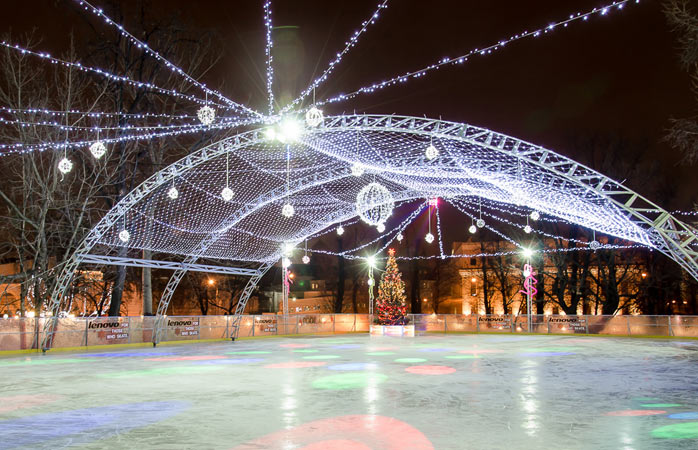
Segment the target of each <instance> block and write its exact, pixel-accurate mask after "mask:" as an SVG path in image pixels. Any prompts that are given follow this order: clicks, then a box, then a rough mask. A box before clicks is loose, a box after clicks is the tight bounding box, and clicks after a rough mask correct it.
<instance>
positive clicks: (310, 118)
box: [305, 106, 325, 128]
mask: <svg viewBox="0 0 698 450" xmlns="http://www.w3.org/2000/svg"><path fill="white" fill-rule="evenodd" d="M324 118H325V116H324V115H323V114H322V111H321V110H319V109H318V108H316V107H315V106H313V107H312V108H310V109H309V110H308V112H306V113H305V123H306V124H308V126H309V127H313V128H315V127H317V126H318V125H320V124H321V123H322V121H323V119H324Z"/></svg>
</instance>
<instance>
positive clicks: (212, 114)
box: [196, 105, 216, 126]
mask: <svg viewBox="0 0 698 450" xmlns="http://www.w3.org/2000/svg"><path fill="white" fill-rule="evenodd" d="M196 115H197V117H198V118H199V121H200V122H201V123H203V124H204V125H207V126H208V125H211V124H212V123H213V121H214V120H215V118H216V110H215V109H213V108H211V107H210V106H208V105H206V106H202V107H201V108H199V110H198V111H197V112H196Z"/></svg>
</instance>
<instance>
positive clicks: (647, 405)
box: [640, 403, 681, 408]
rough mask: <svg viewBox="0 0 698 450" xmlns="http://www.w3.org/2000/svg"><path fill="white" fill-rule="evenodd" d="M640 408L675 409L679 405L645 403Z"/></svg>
mask: <svg viewBox="0 0 698 450" xmlns="http://www.w3.org/2000/svg"><path fill="white" fill-rule="evenodd" d="M640 406H642V407H643V408H676V407H678V406H681V405H680V404H678V403H645V404H643V405H640Z"/></svg>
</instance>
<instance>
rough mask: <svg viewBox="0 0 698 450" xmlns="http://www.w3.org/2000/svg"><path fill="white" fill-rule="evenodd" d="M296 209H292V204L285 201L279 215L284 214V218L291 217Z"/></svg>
mask: <svg viewBox="0 0 698 450" xmlns="http://www.w3.org/2000/svg"><path fill="white" fill-rule="evenodd" d="M295 212H296V211H295V210H294V209H293V205H291V204H290V203H286V204H285V205H284V206H283V208H281V215H282V216H284V217H285V218H287V219H289V218H291V217H293V214H294V213H295Z"/></svg>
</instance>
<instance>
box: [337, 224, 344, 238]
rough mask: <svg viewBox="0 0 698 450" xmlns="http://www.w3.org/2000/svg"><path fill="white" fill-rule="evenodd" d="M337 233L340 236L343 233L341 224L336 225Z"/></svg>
mask: <svg viewBox="0 0 698 450" xmlns="http://www.w3.org/2000/svg"><path fill="white" fill-rule="evenodd" d="M337 234H338V235H340V236H341V235H343V234H344V227H343V226H341V225H340V226H338V227H337Z"/></svg>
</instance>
